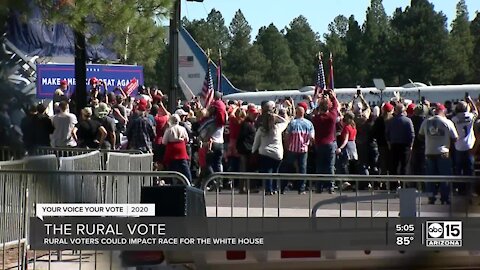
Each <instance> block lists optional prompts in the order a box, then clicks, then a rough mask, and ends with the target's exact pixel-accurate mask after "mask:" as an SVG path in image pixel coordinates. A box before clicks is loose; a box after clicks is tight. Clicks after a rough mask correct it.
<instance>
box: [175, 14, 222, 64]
mask: <svg viewBox="0 0 480 270" xmlns="http://www.w3.org/2000/svg"><path fill="white" fill-rule="evenodd" d="M182 22H183V25H184V27H185V29H187V31H188V32H189V33H190V34H191V35H192V36H193V38H194V39H195V40H196V41H197V42H198V44H199V45H200V47H202V48H203V49H204V50H206V49H211V50H212V54H211V57H212V59H218V57H219V55H218V49H221V50H222V51H223V52H224V53H225V52H226V50H227V48H228V45H229V41H230V36H229V32H228V28H227V26H225V19H224V18H223V16H222V13H221V12H220V11H217V10H216V9H212V10H211V11H210V13H209V14H208V16H207V19H206V20H205V19H201V20H193V21H191V22H190V21H189V20H188V19H186V18H183V19H182Z"/></svg>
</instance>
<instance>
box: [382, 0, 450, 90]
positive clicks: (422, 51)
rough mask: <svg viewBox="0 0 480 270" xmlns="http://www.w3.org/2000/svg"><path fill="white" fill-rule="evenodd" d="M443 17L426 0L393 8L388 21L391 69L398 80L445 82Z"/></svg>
mask: <svg viewBox="0 0 480 270" xmlns="http://www.w3.org/2000/svg"><path fill="white" fill-rule="evenodd" d="M446 21H447V18H446V16H445V15H444V14H443V13H442V12H436V11H435V10H434V8H433V4H431V3H430V2H428V0H412V1H411V6H410V7H407V8H406V9H405V11H402V9H401V8H397V10H396V11H395V13H394V15H393V19H392V21H391V23H392V28H393V31H394V37H393V41H392V45H393V46H392V47H391V55H390V57H391V58H392V63H391V66H392V67H393V68H394V72H395V73H396V74H398V82H399V83H400V84H402V83H407V82H408V79H412V80H414V81H423V82H426V83H427V82H432V83H433V84H444V83H449V82H450V80H451V72H450V70H448V69H447V68H446V67H448V66H450V63H448V56H449V54H448V52H449V49H448V30H447V28H446Z"/></svg>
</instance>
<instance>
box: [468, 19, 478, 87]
mask: <svg viewBox="0 0 480 270" xmlns="http://www.w3.org/2000/svg"><path fill="white" fill-rule="evenodd" d="M470 32H471V34H472V37H473V44H474V47H473V55H472V63H473V65H472V73H473V75H472V83H480V12H478V11H477V16H475V19H473V21H472V22H471V23H470Z"/></svg>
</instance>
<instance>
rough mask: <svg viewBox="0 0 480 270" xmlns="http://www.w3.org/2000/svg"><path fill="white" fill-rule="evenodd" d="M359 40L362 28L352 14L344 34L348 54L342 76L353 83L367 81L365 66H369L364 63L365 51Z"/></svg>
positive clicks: (363, 83) (361, 83) (360, 39)
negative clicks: (345, 70)
mask: <svg viewBox="0 0 480 270" xmlns="http://www.w3.org/2000/svg"><path fill="white" fill-rule="evenodd" d="M361 42H362V30H361V29H360V25H359V24H358V22H357V21H356V20H355V17H354V16H353V15H352V16H350V18H349V19H348V31H347V34H346V36H345V46H346V48H347V56H348V58H347V59H345V68H346V69H347V72H345V73H342V76H345V77H346V78H345V80H346V81H349V82H351V83H353V85H365V83H366V81H367V67H368V68H370V66H368V65H366V64H365V53H364V50H363V47H362V46H361Z"/></svg>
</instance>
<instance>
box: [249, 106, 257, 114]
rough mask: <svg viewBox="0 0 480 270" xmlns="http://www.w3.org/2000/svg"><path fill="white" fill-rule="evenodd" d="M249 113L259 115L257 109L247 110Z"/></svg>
mask: <svg viewBox="0 0 480 270" xmlns="http://www.w3.org/2000/svg"><path fill="white" fill-rule="evenodd" d="M247 113H253V114H258V110H257V108H255V107H249V108H248V109H247Z"/></svg>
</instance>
